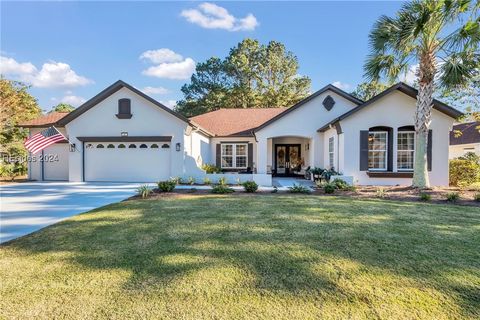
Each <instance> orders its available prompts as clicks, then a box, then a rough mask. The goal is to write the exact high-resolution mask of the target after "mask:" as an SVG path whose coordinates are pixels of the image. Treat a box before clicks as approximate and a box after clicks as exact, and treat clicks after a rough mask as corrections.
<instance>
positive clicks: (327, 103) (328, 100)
mask: <svg viewBox="0 0 480 320" xmlns="http://www.w3.org/2000/svg"><path fill="white" fill-rule="evenodd" d="M322 104H323V106H324V107H325V109H327V110H328V111H330V110H332V108H333V105H334V104H335V100H333V98H332V97H331V96H329V95H328V96H327V97H326V98H325V99H323V102H322Z"/></svg>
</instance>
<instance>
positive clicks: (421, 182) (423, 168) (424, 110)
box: [413, 81, 434, 189]
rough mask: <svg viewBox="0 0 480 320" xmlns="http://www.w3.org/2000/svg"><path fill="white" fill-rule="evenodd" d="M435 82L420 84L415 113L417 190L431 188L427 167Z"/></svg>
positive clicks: (414, 182)
mask: <svg viewBox="0 0 480 320" xmlns="http://www.w3.org/2000/svg"><path fill="white" fill-rule="evenodd" d="M433 90H434V81H429V82H426V83H422V82H420V86H419V89H418V96H417V110H416V112H415V161H414V171H413V186H414V187H416V188H420V189H423V188H428V187H430V181H429V178H428V167H427V143H428V129H429V127H430V120H431V115H432V102H433Z"/></svg>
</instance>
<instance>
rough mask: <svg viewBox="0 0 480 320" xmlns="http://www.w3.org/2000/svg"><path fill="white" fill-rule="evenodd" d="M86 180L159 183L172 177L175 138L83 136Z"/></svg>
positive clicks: (81, 138)
mask: <svg viewBox="0 0 480 320" xmlns="http://www.w3.org/2000/svg"><path fill="white" fill-rule="evenodd" d="M79 140H81V141H82V142H83V152H84V159H83V161H84V166H83V168H84V169H83V170H84V181H109V182H114V181H119V182H120V181H121V182H125V181H129V182H156V181H159V180H165V179H168V178H169V177H170V154H171V148H170V141H171V137H80V138H79Z"/></svg>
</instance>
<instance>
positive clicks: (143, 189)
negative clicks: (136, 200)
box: [137, 184, 152, 199]
mask: <svg viewBox="0 0 480 320" xmlns="http://www.w3.org/2000/svg"><path fill="white" fill-rule="evenodd" d="M151 193H152V189H150V187H149V186H148V185H146V184H144V185H141V186H140V187H138V188H137V194H138V195H139V196H140V197H142V199H145V198H147V197H148V196H149V195H150V194H151Z"/></svg>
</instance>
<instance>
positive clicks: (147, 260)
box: [0, 195, 480, 319]
mask: <svg viewBox="0 0 480 320" xmlns="http://www.w3.org/2000/svg"><path fill="white" fill-rule="evenodd" d="M0 280H1V283H0V296H1V298H0V318H7V319H11V318H18V319H28V318H45V319H53V318H77V319H86V318H104V319H107V318H108V319H115V318H116V319H126V318H137V319H144V318H170V319H254V318H260V319H318V318H320V317H322V316H323V317H324V318H337V319H346V318H349V319H363V318H368V319H372V318H382V319H413V318H419V319H453V318H472V319H473V318H477V319H478V317H480V311H479V310H480V210H479V209H478V208H472V207H461V206H454V205H433V204H422V203H411V202H394V201H382V200H353V199H349V198H342V197H315V196H294V195H276V196H273V195H263V196H244V195H242V196H239V195H233V196H205V195H203V196H194V195H192V196H182V197H166V198H162V199H157V200H134V201H127V202H122V203H117V204H114V205H109V206H107V207H104V208H100V209H97V210H94V211H91V212H89V213H86V214H82V215H79V216H76V217H74V218H72V219H69V220H67V221H65V222H62V223H58V224H56V225H54V226H51V227H49V228H46V229H44V230H42V231H40V232H37V233H35V234H32V235H30V236H27V237H25V238H23V239H19V240H17V241H13V242H11V243H9V244H8V245H5V246H2V247H0Z"/></svg>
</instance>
